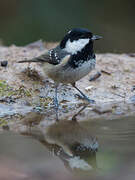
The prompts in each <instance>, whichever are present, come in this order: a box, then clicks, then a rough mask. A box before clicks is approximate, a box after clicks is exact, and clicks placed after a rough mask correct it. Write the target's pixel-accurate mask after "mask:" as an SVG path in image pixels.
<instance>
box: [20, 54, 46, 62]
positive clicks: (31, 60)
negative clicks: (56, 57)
mask: <svg viewBox="0 0 135 180" xmlns="http://www.w3.org/2000/svg"><path fill="white" fill-rule="evenodd" d="M48 61H49V56H48V52H46V53H44V54H42V55H41V56H38V57H34V58H32V59H25V60H21V61H18V63H31V62H36V63H37V62H48Z"/></svg>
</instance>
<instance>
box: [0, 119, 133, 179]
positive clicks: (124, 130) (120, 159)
mask: <svg viewBox="0 0 135 180" xmlns="http://www.w3.org/2000/svg"><path fill="white" fill-rule="evenodd" d="M0 146H1V148H0V179H7V180H8V179H14V180H16V179H17V180H18V179H19V180H20V179H39V180H41V179H46V180H48V179H51V180H56V179H63V180H65V179H95V180H98V179H118V178H119V179H123V180H126V179H129V180H130V179H135V118H134V117H129V118H123V119H116V120H104V119H100V120H91V119H90V120H86V121H81V122H76V121H66V120H63V121H62V120H61V121H59V122H57V123H54V124H52V125H49V126H48V127H47V128H43V127H42V128H40V129H39V128H35V127H34V128H28V130H27V131H26V132H23V133H22V134H14V133H12V132H9V131H7V132H6V131H5V132H4V133H3V132H2V133H1V135H0Z"/></svg>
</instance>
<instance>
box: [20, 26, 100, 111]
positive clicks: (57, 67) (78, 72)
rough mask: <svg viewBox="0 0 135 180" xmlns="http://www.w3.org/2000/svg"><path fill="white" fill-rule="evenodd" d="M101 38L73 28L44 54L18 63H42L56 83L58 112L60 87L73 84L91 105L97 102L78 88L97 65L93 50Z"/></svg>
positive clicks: (45, 70) (84, 29) (55, 101)
mask: <svg viewBox="0 0 135 180" xmlns="http://www.w3.org/2000/svg"><path fill="white" fill-rule="evenodd" d="M101 38H102V37H101V36H98V35H93V33H92V32H91V31H90V30H88V29H86V28H73V29H71V30H70V31H68V32H67V33H66V35H65V36H64V37H63V39H62V40H61V41H60V43H59V44H58V45H57V46H56V47H55V48H53V49H50V50H48V51H46V52H45V53H44V54H42V55H40V56H38V57H34V58H32V59H29V60H21V61H18V63H26V62H27V63H30V62H40V63H41V64H42V67H43V70H44V72H45V74H47V76H48V77H49V78H51V79H52V80H53V81H54V82H55V96H54V104H55V108H56V110H58V107H59V103H58V98H57V94H58V85H59V84H60V83H63V84H71V85H72V86H73V87H74V88H75V89H76V90H77V91H79V93H80V94H81V96H82V97H83V99H85V100H86V101H88V102H89V103H94V102H95V101H94V100H92V99H89V98H88V97H87V96H86V95H85V94H84V93H83V92H82V91H81V90H80V89H79V88H78V87H77V86H76V81H78V80H80V79H81V78H83V77H84V76H86V75H87V74H88V73H89V72H91V71H92V70H93V69H94V68H95V65H96V56H95V53H94V49H93V44H94V41H95V40H98V39H101Z"/></svg>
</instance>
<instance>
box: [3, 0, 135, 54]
mask: <svg viewBox="0 0 135 180" xmlns="http://www.w3.org/2000/svg"><path fill="white" fill-rule="evenodd" d="M73 27H85V28H88V29H90V30H91V31H92V32H94V33H95V34H98V35H102V36H103V40H101V41H99V42H96V52H121V53H128V52H135V1H133V0H119V1H118V0H102V1H99V0H67V1H66V0H59V1H54V0H37V1H35V0H0V40H1V41H2V42H3V43H4V45H11V44H16V45H18V46H23V45H26V44H29V43H31V42H34V41H37V40H39V39H42V40H43V41H54V42H55V41H60V40H61V38H62V37H63V36H64V34H65V32H67V31H69V30H70V29H71V28H73Z"/></svg>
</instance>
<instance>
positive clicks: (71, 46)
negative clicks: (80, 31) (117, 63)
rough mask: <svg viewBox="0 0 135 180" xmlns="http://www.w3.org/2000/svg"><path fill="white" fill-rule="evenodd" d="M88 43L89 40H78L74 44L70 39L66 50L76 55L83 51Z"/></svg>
mask: <svg viewBox="0 0 135 180" xmlns="http://www.w3.org/2000/svg"><path fill="white" fill-rule="evenodd" d="M88 43H89V39H78V40H76V41H73V42H71V41H70V39H69V40H68V41H67V43H66V46H65V48H64V50H65V51H67V52H68V53H71V54H76V53H77V52H78V51H81V50H82V49H83V48H84V47H85V46H86V44H88Z"/></svg>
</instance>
